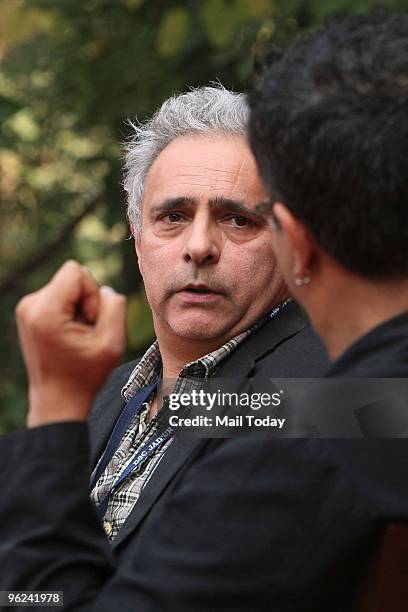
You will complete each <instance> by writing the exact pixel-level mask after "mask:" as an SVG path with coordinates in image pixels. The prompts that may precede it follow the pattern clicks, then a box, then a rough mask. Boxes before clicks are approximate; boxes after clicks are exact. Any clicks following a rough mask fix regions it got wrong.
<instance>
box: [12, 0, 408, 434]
mask: <svg viewBox="0 0 408 612" xmlns="http://www.w3.org/2000/svg"><path fill="white" fill-rule="evenodd" d="M384 3H385V4H386V5H387V6H388V7H389V8H391V9H395V10H401V11H403V10H404V11H406V10H407V8H408V7H407V6H406V0H385V2H384ZM373 5H374V2H371V1H370V0H326V1H325V2H321V0H202V1H198V0H178V1H177V2H175V1H174V2H164V1H162V0H154V1H148V0H82V1H81V2H75V1H74V0H58V2H56V1H55V0H25V1H24V0H1V3H0V262H1V266H0V320H1V328H2V340H1V350H0V433H2V432H5V431H8V430H10V429H13V428H15V427H17V426H20V425H21V424H22V423H23V422H24V413H25V410H26V404H27V399H26V377H25V372H24V367H23V363H22V358H21V356H20V353H19V350H18V341H17V337H16V329H15V324H14V317H13V310H14V306H15V304H16V303H17V301H18V299H19V298H20V297H21V296H22V295H23V294H24V293H27V292H30V291H33V290H35V289H37V288H38V287H39V286H41V285H42V284H43V283H45V282H46V281H47V280H48V279H49V277H50V275H51V274H52V273H53V272H54V271H55V270H56V269H57V268H58V267H59V265H60V264H61V263H62V262H63V261H64V260H65V259H66V258H67V257H74V258H77V259H79V260H80V261H81V262H82V263H84V264H86V265H88V266H89V267H90V269H91V270H92V272H93V273H94V275H95V277H96V278H97V279H98V281H100V282H102V283H110V284H112V285H113V286H115V287H116V288H117V289H119V290H121V291H123V292H125V293H126V294H127V295H129V296H130V314H129V350H128V352H127V355H126V357H127V358H130V357H132V356H134V355H135V354H136V353H139V352H140V351H141V350H143V349H144V348H145V346H146V345H147V344H148V343H149V341H150V339H151V337H152V334H153V330H152V323H151V318H150V315H149V310H148V306H147V302H146V299H145V297H144V293H143V291H142V289H141V288H140V275H139V273H138V271H137V268H136V260H135V256H134V252H133V246H132V241H130V240H126V238H127V237H128V230H127V228H126V223H125V207H124V195H123V191H122V188H121V186H120V182H121V170H120V164H121V160H120V156H121V151H120V146H119V143H120V142H121V141H122V140H124V138H125V137H126V133H127V128H126V124H125V120H126V118H127V117H132V118H133V117H135V116H138V117H139V119H143V118H144V117H145V116H146V114H150V113H151V112H152V111H153V110H154V109H155V108H156V107H157V106H158V105H159V104H160V103H161V102H162V101H163V100H164V99H165V98H166V97H168V96H169V95H170V94H172V93H173V92H175V91H182V90H185V89H186V88H188V87H189V86H196V85H202V84H206V83H208V82H210V81H214V80H215V79H219V80H220V81H221V82H222V83H223V84H224V85H226V86H227V87H232V88H234V89H236V90H243V89H246V88H248V86H249V85H250V83H251V79H252V71H253V61H254V53H255V52H258V51H259V50H260V48H261V47H262V46H264V45H286V44H289V43H290V42H292V41H293V40H295V39H296V38H297V37H298V36H299V35H300V34H301V33H302V32H304V31H306V30H309V29H311V28H314V27H317V26H319V25H320V24H321V23H322V22H324V20H325V19H327V18H328V17H330V16H332V15H338V16H343V15H346V14H349V13H351V12H356V11H363V10H366V9H368V8H371V7H372V6H373Z"/></svg>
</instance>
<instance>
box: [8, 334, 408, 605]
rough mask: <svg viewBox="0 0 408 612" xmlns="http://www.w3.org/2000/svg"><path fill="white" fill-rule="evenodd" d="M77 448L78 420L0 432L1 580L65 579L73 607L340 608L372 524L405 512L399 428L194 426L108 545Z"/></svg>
mask: <svg viewBox="0 0 408 612" xmlns="http://www.w3.org/2000/svg"><path fill="white" fill-rule="evenodd" d="M404 331H405V333H406V328H405V330H404ZM299 333H300V332H298V333H297V334H292V335H291V336H290V338H291V339H290V340H288V342H291V341H293V346H294V345H295V344H296V342H295V338H296V335H299ZM298 340H299V339H298ZM400 343H402V344H405V347H406V342H405V337H404V339H403V338H401V337H400ZM306 345H307V343H305V347H304V348H305V349H306ZM280 346H281V344H280V343H278V344H277V345H276V349H275V350H278V351H279V348H280ZM249 352H250V353H251V351H249ZM402 353H403V354H404V355H405V357H404V359H405V358H406V352H404V351H402ZM241 354H242V353H241ZM400 354H401V351H400V350H399V348H398V347H396V349H395V351H394V353H393V355H394V357H393V358H394V360H396V361H398V359H399V358H400V357H399V356H400ZM284 359H285V357H284V356H282V361H284ZM244 361H246V359H244V358H243V357H242V360H241V366H239V365H237V369H236V370H234V371H232V372H231V374H233V375H236V376H237V375H238V376H243V375H244V366H243V362H244ZM249 362H251V364H253V363H254V364H255V367H256V363H257V360H256V358H255V357H254V355H253V353H252V356H250V357H249ZM247 363H248V361H247ZM251 367H253V365H252V366H251ZM396 368H399V362H398V363H396ZM390 369H391V370H392V368H390ZM247 372H248V370H247ZM295 375H296V376H300V373H297V374H295ZM308 375H311V374H308ZM112 420H114V418H113V419H112ZM102 421H103V419H102V420H101V423H100V427H101V429H100V430H99V434H98V433H97V431H96V430H94V434H95V431H96V438H98V437H99V438H100V439H102V438H103V437H105V439H106V436H107V435H108V433H109V431H108V430H109V427H108V426H105V429H103V423H102ZM111 426H112V424H111V425H110V427H111ZM106 430H107V431H106ZM101 445H102V446H103V441H102V442H101ZM174 445H175V442H174ZM88 450H89V449H88V433H87V428H86V426H85V425H84V424H82V423H65V424H63V423H62V424H55V425H48V426H44V427H39V428H36V429H32V430H30V431H25V432H19V433H16V434H12V435H10V436H7V437H5V438H4V439H2V440H1V443H0V478H1V482H2V489H3V495H2V500H1V502H0V562H1V568H2V569H1V572H0V585H1V586H0V588H1V589H2V590H5V589H9V590H11V589H14V590H16V589H25V590H30V589H31V590H34V589H37V590H51V589H52V590H64V600H65V603H66V609H72V610H81V611H85V610H86V611H91V610H98V611H99V610H102V611H108V610H109V611H112V610H115V609H120V610H121V611H127V610H129V611H131V610H132V611H140V612H158V611H162V610H171V611H172V612H187V611H189V612H191V611H192V610H194V612H209V611H211V612H212V611H214V612H218V611H219V612H221V611H226V610H231V611H232V610H234V612H244V611H245V612H248V611H251V612H258V611H259V612H261V611H266V610H270V611H277V612H289V611H291V612H301V611H302V612H303V611H306V610H310V611H312V610H313V611H314V612H316V611H318V610H321V611H323V610H324V611H325V612H326V611H327V610H331V611H334V610H336V611H338V612H340V611H341V612H346V610H349V609H350V601H351V598H352V594H353V591H354V587H355V585H356V583H357V582H358V579H359V576H360V573H361V571H362V569H363V568H364V564H365V561H366V559H367V556H368V555H369V553H370V552H371V549H372V546H373V542H374V539H375V536H376V535H377V534H378V532H379V529H380V528H381V526H382V525H383V524H384V522H386V521H387V520H390V519H392V520H395V519H401V518H407V517H408V495H407V487H406V483H407V482H408V461H407V459H408V447H407V445H406V442H405V440H397V441H395V440H389V441H385V442H384V441H383V442H379V441H376V440H343V441H338V442H335V441H332V440H306V439H299V440H291V439H259V438H256V439H253V438H252V437H251V436H249V437H247V438H240V439H230V440H224V439H205V440H201V441H198V442H197V443H196V444H195V446H194V448H191V449H190V452H189V453H188V454H187V457H185V459H184V461H181V463H180V464H179V466H178V468H177V469H176V471H174V470H173V474H172V476H170V478H167V482H165V483H164V484H160V483H157V482H156V483H154V482H153V478H152V480H151V481H150V483H149V484H148V485H147V486H146V488H145V490H144V491H143V493H142V498H141V500H140V501H139V502H138V504H139V508H140V507H141V506H142V505H143V497H145V498H147V497H148V496H149V495H151V496H152V499H151V500H150V501H149V503H147V502H146V506H148V507H147V508H145V510H144V511H143V512H142V511H141V510H138V509H137V508H136V512H140V515H139V516H138V517H136V520H134V521H133V524H132V521H130V523H129V525H130V526H129V527H128V529H127V526H126V524H125V526H124V528H123V530H122V531H123V534H121V540H120V541H119V542H118V543H117V545H116V548H115V550H112V548H111V547H110V545H109V544H108V542H107V541H106V538H105V535H104V532H103V530H102V528H101V526H100V525H99V523H98V521H97V519H96V516H95V511H94V508H93V506H92V504H91V502H90V501H89V497H88V493H87V488H88V480H89V469H88V464H87V460H88ZM169 452H170V449H169ZM160 473H162V472H158V475H157V478H160ZM162 478H164V480H165V479H166V478H165V477H164V476H162ZM158 484H159V485H160V486H158ZM153 490H155V493H153ZM153 501H155V503H154V504H153ZM152 504H153V505H152Z"/></svg>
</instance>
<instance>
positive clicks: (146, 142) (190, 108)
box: [123, 84, 249, 234]
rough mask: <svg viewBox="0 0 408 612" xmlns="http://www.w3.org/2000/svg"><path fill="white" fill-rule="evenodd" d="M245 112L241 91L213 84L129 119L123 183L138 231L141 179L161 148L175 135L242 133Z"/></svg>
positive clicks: (244, 102) (129, 209)
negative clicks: (148, 114)
mask: <svg viewBox="0 0 408 612" xmlns="http://www.w3.org/2000/svg"><path fill="white" fill-rule="evenodd" d="M248 114H249V113H248V106H247V100H246V96H245V95H244V94H242V93H234V92H232V91H228V90H227V89H225V88H224V87H223V86H222V85H220V84H217V85H214V86H207V87H198V88H196V89H191V90H190V91H188V92H187V93H183V94H179V95H175V96H172V97H171V98H169V99H168V100H166V101H165V102H163V104H162V105H161V107H160V108H159V110H157V111H156V112H155V113H154V115H153V116H152V117H151V118H150V119H148V120H147V121H146V122H144V123H139V122H137V121H136V122H131V121H129V124H130V125H131V127H132V128H133V134H132V135H131V137H130V138H129V140H128V141H127V142H126V143H125V145H124V149H125V156H124V160H125V163H124V170H125V180H124V183H123V185H124V188H125V191H126V193H127V211H128V218H129V221H130V223H131V224H132V225H133V226H134V229H135V230H136V232H137V233H138V234H140V231H141V203H142V199H143V190H144V182H145V179H146V176H147V173H148V172H149V170H150V168H151V166H152V164H153V162H154V160H155V159H156V157H157V156H158V155H159V154H160V153H161V151H163V149H164V148H165V147H166V146H167V145H168V144H170V142H171V141H172V140H174V139H175V138H177V137H179V136H187V135H189V134H202V135H207V134H208V135H212V134H221V135H233V136H237V135H238V136H246V134H247V123H248Z"/></svg>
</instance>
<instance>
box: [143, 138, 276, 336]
mask: <svg viewBox="0 0 408 612" xmlns="http://www.w3.org/2000/svg"><path fill="white" fill-rule="evenodd" d="M266 197H267V196H266V193H265V191H264V187H263V185H262V183H261V180H260V178H259V175H258V172H257V169H256V165H255V161H254V159H253V157H252V154H251V152H250V150H249V148H248V145H247V143H246V141H245V139H244V138H241V137H226V136H219V137H208V136H183V137H179V138H177V139H175V140H174V141H172V142H171V143H170V144H169V145H168V146H167V147H166V148H165V149H164V150H163V151H162V152H161V154H160V155H159V156H158V157H157V158H156V160H155V161H154V163H153V165H152V167H151V168H150V171H149V173H148V176H147V179H146V183H145V192H144V199H143V205H142V232H141V236H140V237H139V238H137V239H136V251H137V255H138V259H139V266H140V270H141V273H142V276H143V280H144V284H145V289H146V294H147V298H148V300H149V303H150V306H151V309H152V312H153V320H154V324H155V329H156V334H157V336H158V338H159V339H160V335H161V334H164V333H165V334H167V335H168V334H169V333H170V334H171V335H174V337H175V338H176V337H182V338H186V339H191V340H202V341H214V340H219V346H221V344H222V343H223V342H225V341H226V340H228V339H230V338H232V337H234V336H235V335H236V334H238V333H239V332H241V331H244V330H245V329H247V328H248V327H250V326H251V325H252V324H253V323H254V322H255V321H256V320H257V319H258V318H259V317H260V316H261V315H262V314H264V313H265V312H266V311H267V310H268V309H269V308H271V307H272V306H273V305H274V304H276V303H278V302H280V301H281V300H282V299H284V297H285V296H286V288H285V286H284V283H283V280H282V277H281V275H280V272H279V271H278V269H277V265H276V261H275V258H274V255H273V249H272V240H271V230H270V228H269V227H268V226H267V224H266V223H265V222H264V221H263V219H262V217H260V216H259V215H257V214H256V213H255V206H256V204H257V203H258V202H259V201H261V200H263V199H265V198H266ZM210 343H211V342H210Z"/></svg>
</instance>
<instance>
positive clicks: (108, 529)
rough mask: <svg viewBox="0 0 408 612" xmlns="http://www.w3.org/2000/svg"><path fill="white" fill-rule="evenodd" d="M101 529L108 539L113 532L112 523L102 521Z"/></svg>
mask: <svg viewBox="0 0 408 612" xmlns="http://www.w3.org/2000/svg"><path fill="white" fill-rule="evenodd" d="M103 528H104V530H105V533H106V535H107V536H108V537H110V536H111V535H112V531H113V527H112V523H110V522H109V521H103Z"/></svg>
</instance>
